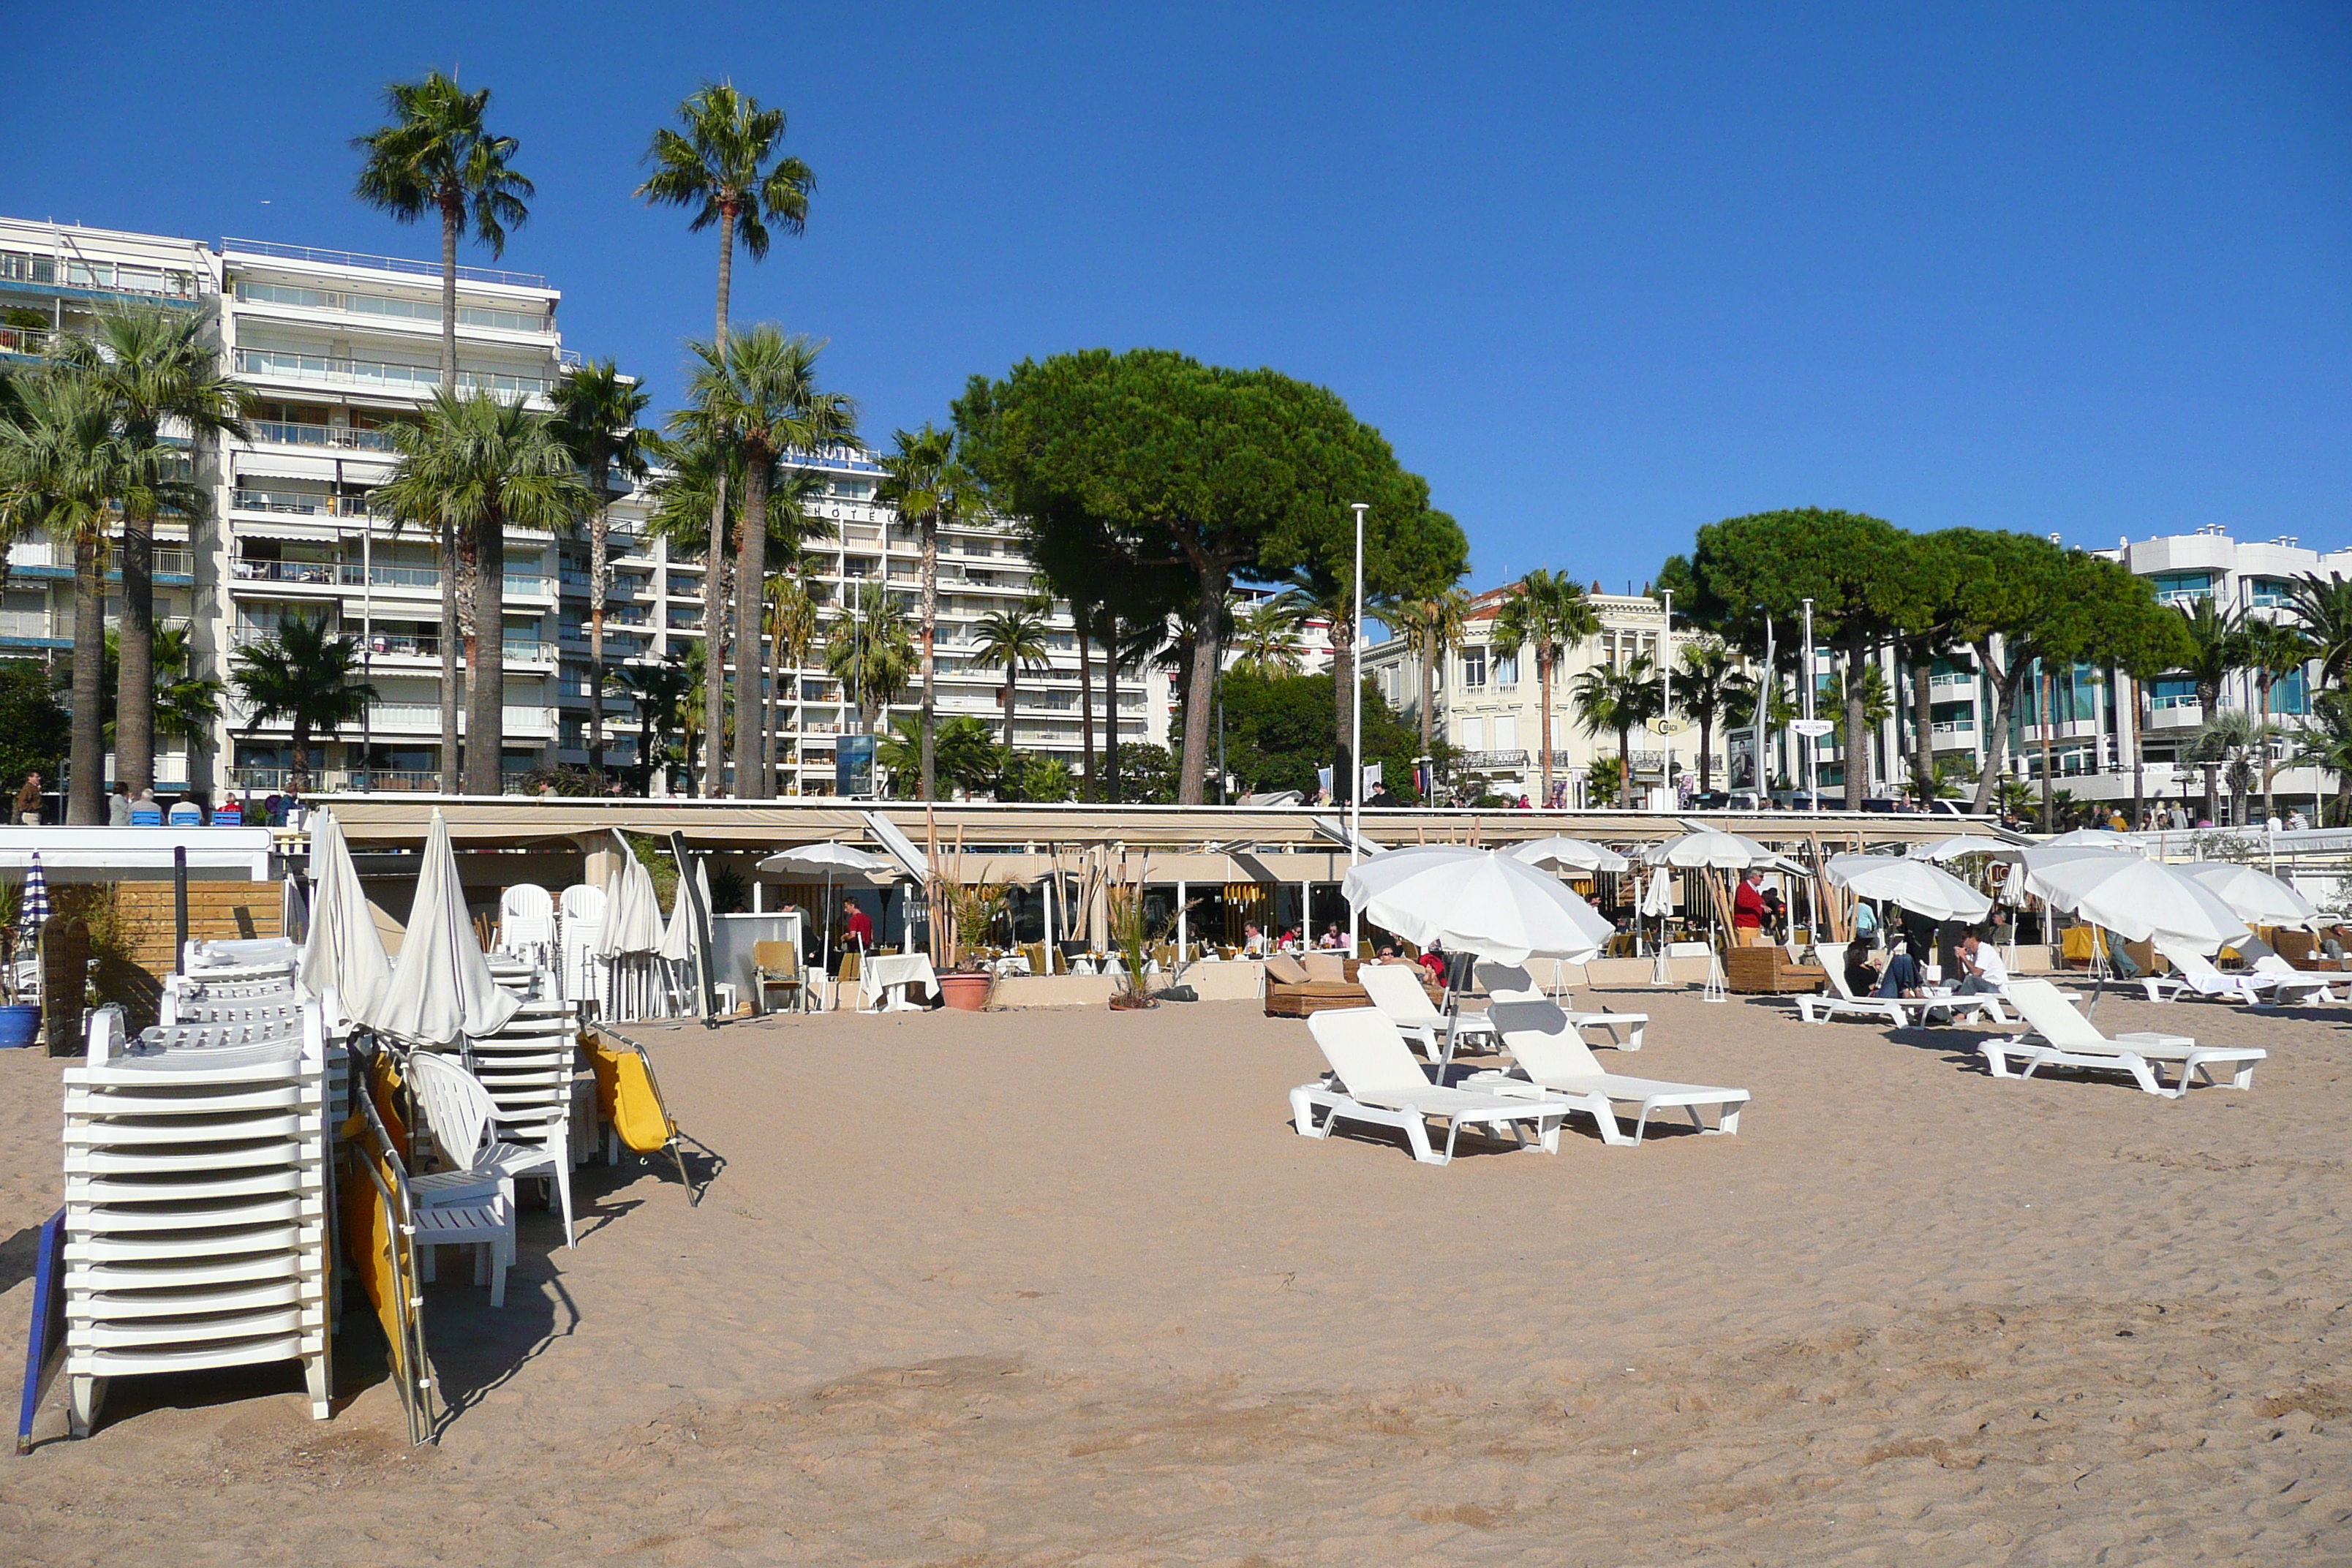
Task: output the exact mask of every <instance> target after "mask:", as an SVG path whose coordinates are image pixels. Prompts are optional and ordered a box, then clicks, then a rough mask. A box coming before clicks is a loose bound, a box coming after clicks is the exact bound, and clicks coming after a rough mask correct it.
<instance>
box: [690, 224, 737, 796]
mask: <svg viewBox="0 0 2352 1568" xmlns="http://www.w3.org/2000/svg"><path fill="white" fill-rule="evenodd" d="M734 283H735V204H734V203H733V202H721V203H719V307H718V317H717V321H716V323H715V324H714V326H713V327H712V330H711V339H710V341H711V343H712V345H713V346H714V347H716V348H717V349H718V351H719V368H720V369H722V370H724V369H725V368H726V366H727V306H728V296H729V294H730V291H731V290H732V289H733V288H734ZM713 489H714V491H715V493H714V494H713V496H712V498H711V502H710V552H709V555H707V556H706V557H705V558H704V560H705V563H706V564H705V566H704V569H703V574H702V577H703V582H702V657H703V668H704V671H705V672H706V673H705V674H704V677H703V682H702V685H703V693H702V733H703V746H704V758H705V767H706V772H707V775H708V776H707V779H706V783H705V787H704V789H703V794H705V795H708V796H709V797H710V798H711V799H713V800H717V799H718V798H719V797H720V796H721V795H725V794H726V793H727V752H726V742H727V688H726V682H725V680H724V679H722V677H723V675H724V673H725V670H726V668H727V665H726V657H725V656H726V650H727V632H726V624H727V623H726V605H727V601H726V598H725V596H724V595H722V594H721V593H720V592H719V584H720V582H721V580H722V578H723V577H724V576H725V574H726V562H727V474H726V470H725V469H724V468H721V469H720V470H719V482H718V483H717V484H716V485H715V486H714V487H713ZM687 766H688V769H689V770H690V769H691V768H692V767H693V766H694V758H693V757H692V755H691V754H689V755H688V758H687Z"/></svg>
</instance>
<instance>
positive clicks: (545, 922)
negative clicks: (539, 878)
mask: <svg viewBox="0 0 2352 1568" xmlns="http://www.w3.org/2000/svg"><path fill="white" fill-rule="evenodd" d="M498 951H499V952H501V953H508V954H511V955H513V956H515V957H518V958H525V959H529V960H530V961H532V962H533V963H543V962H546V961H548V960H550V959H551V958H553V956H554V954H555V900H553V899H552V898H550V897H549V896H548V891H547V889H545V888H542V887H541V886H539V885H538V884H537V883H535V882H520V883H517V884H516V885H515V886H513V887H511V888H509V889H507V890H506V891H505V892H503V893H501V894H500V895H499V940H498Z"/></svg>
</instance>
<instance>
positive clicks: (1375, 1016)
mask: <svg viewBox="0 0 2352 1568" xmlns="http://www.w3.org/2000/svg"><path fill="white" fill-rule="evenodd" d="M1307 1029H1308V1030H1309V1031H1310V1032H1311V1033H1312V1034H1313V1035H1314V1036H1315V1043H1316V1044H1317V1045H1318V1046H1319V1047H1322V1051H1323V1059H1324V1060H1325V1061H1327V1062H1329V1063H1330V1064H1331V1077H1329V1078H1328V1079H1324V1080H1323V1081H1322V1082H1320V1083H1302V1084H1300V1085H1299V1086H1298V1087H1297V1089H1292V1090H1291V1091H1290V1115H1291V1120H1292V1121H1294V1122H1295V1123H1296V1124H1297V1128H1298V1131H1299V1133H1300V1134H1301V1135H1302V1136H1304V1137H1307V1138H1328V1137H1329V1136H1330V1135H1331V1130H1332V1129H1333V1128H1334V1127H1336V1126H1338V1125H1339V1123H1340V1122H1341V1121H1365V1122H1370V1123H1371V1124H1372V1125H1373V1126H1376V1127H1395V1128H1400V1129H1402V1131H1403V1132H1404V1135H1405V1141H1406V1142H1408V1143H1410V1144H1411V1145H1412V1157H1413V1158H1414V1159H1416V1160H1418V1161H1420V1162H1421V1163H1423V1164H1424V1165H1443V1164H1446V1163H1449V1162H1451V1161H1452V1160H1453V1158H1454V1139H1455V1138H1456V1137H1457V1136H1458V1135H1459V1134H1460V1132H1461V1131H1462V1125H1463V1123H1465V1122H1468V1123H1470V1124H1471V1125H1473V1126H1481V1127H1486V1128H1490V1129H1491V1128H1503V1127H1507V1128H1509V1129H1510V1130H1511V1134H1512V1136H1513V1137H1514V1138H1516V1139H1517V1140H1518V1142H1520V1143H1522V1144H1524V1143H1525V1142H1527V1139H1526V1136H1525V1135H1524V1133H1522V1132H1521V1131H1520V1124H1521V1123H1523V1122H1528V1121H1532V1122H1534V1123H1535V1124H1536V1134H1537V1137H1538V1141H1539V1142H1540V1143H1541V1145H1542V1148H1543V1152H1545V1153H1547V1154H1556V1153H1558V1152H1559V1123H1560V1119H1561V1118H1562V1117H1563V1116H1565V1115H1566V1114H1567V1113H1568V1110H1569V1104H1568V1101H1566V1100H1561V1099H1559V1098H1556V1097H1553V1096H1549V1095H1540V1092H1539V1091H1538V1097H1535V1098H1531V1097H1529V1096H1528V1095H1501V1094H1474V1093H1472V1092H1470V1091H1469V1090H1467V1089H1445V1088H1441V1087H1439V1086H1438V1085H1436V1084H1433V1083H1432V1082H1430V1081H1429V1075H1428V1074H1427V1073H1425V1072H1423V1070H1422V1066H1421V1064H1420V1063H1419V1062H1417V1061H1415V1060H1413V1059H1412V1051H1411V1049H1409V1048H1408V1047H1406V1045H1405V1043H1404V1037H1403V1036H1402V1035H1401V1034H1399V1033H1397V1027H1396V1026H1395V1025H1394V1024H1391V1023H1390V1022H1389V1020H1388V1018H1387V1016H1385V1015H1383V1014H1382V1013H1381V1010H1380V1009H1379V1008H1377V1007H1342V1008H1338V1009H1335V1010H1333V1011H1331V1012H1327V1013H1317V1014H1315V1015H1314V1016H1311V1017H1309V1018H1308V1019H1307ZM1318 1110H1320V1111H1322V1112H1323V1120H1322V1121H1320V1122H1318V1121H1317V1120H1316V1116H1315V1113H1316V1112H1317V1111H1318ZM1431 1119H1435V1120H1436V1121H1442V1122H1444V1124H1445V1151H1444V1152H1443V1153H1439V1152H1437V1151H1435V1150H1433V1149H1432V1148H1431V1147H1430V1142H1429V1128H1428V1126H1427V1122H1428V1121H1430V1120H1431Z"/></svg>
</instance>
